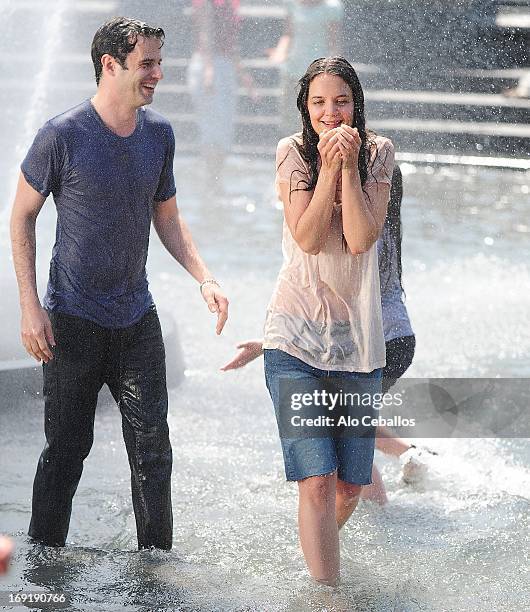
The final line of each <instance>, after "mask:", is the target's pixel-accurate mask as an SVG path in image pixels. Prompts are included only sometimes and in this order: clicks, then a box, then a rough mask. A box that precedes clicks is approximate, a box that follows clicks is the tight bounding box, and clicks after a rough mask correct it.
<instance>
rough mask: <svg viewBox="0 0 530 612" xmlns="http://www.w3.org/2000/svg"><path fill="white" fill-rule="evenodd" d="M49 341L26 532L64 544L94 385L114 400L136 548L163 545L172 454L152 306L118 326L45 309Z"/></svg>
mask: <svg viewBox="0 0 530 612" xmlns="http://www.w3.org/2000/svg"><path fill="white" fill-rule="evenodd" d="M49 315H50V319H51V322H52V328H53V333H54V336H55V342H56V348H55V349H54V359H53V360H51V361H50V362H49V363H47V364H44V398H45V434H46V445H45V447H44V450H43V451H42V454H41V456H40V459H39V463H38V466H37V474H36V476H35V482H34V485H33V507H32V516H31V524H30V527H29V535H30V536H31V537H33V538H34V539H36V540H39V541H41V542H43V543H45V544H49V545H53V546H64V544H65V541H66V536H67V534H68V526H69V523H70V514H71V511H72V498H73V496H74V493H75V491H76V489H77V485H78V483H79V480H80V478H81V473H82V471H83V461H84V459H85V458H86V457H87V456H88V453H89V452H90V448H91V446H92V442H93V437H94V436H93V433H94V416H95V409H96V403H97V397H98V392H99V391H100V389H101V387H102V386H103V384H104V383H107V385H108V386H109V389H110V391H111V393H112V395H113V397H114V399H115V400H116V402H117V403H118V406H119V409H120V412H121V415H122V430H123V437H124V440H125V446H126V448H127V454H128V457H129V465H130V467H131V485H132V498H133V507H134V514H135V517H136V529H137V535H138V546H139V548H148V547H150V546H155V547H157V548H163V549H170V548H171V543H172V532H173V518H172V511H171V466H172V454H171V445H170V442H169V430H168V425H167V388H166V367H165V352H164V344H163V340H162V332H161V329H160V323H159V320H158V315H157V313H156V309H155V307H154V306H152V307H151V308H150V309H149V311H148V312H147V313H146V314H145V315H144V316H143V318H142V319H141V320H140V321H138V322H137V323H135V324H134V325H132V326H131V327H127V328H124V329H106V328H103V327H100V326H99V325H96V324H95V323H92V322H91V321H88V320H86V319H82V318H78V317H73V316H70V315H65V314H60V313H57V312H50V313H49Z"/></svg>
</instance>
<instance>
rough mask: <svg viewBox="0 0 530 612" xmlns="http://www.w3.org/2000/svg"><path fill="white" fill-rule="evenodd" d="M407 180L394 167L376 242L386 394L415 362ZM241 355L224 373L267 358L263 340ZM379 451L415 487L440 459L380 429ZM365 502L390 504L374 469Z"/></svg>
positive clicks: (248, 345)
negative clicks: (406, 276)
mask: <svg viewBox="0 0 530 612" xmlns="http://www.w3.org/2000/svg"><path fill="white" fill-rule="evenodd" d="M402 198H403V177H402V175H401V170H400V168H399V166H397V165H396V166H395V167H394V173H393V175H392V185H391V189H390V201H389V203H388V212H387V215H386V219H385V224H384V227H383V231H382V233H381V236H380V237H379V239H378V241H377V251H378V263H379V280H380V290H381V306H382V315H383V331H384V336H385V352H386V365H385V367H384V369H383V382H382V392H383V393H386V392H387V391H388V390H389V389H390V388H391V387H392V386H393V384H394V383H395V382H396V380H397V379H398V378H400V377H401V376H403V374H404V373H405V372H406V371H407V369H408V368H409V366H410V364H411V363H412V359H413V357H414V349H415V344H416V340H415V336H414V332H413V330H412V326H411V323H410V319H409V316H408V312H407V308H406V306H405V303H404V301H403V294H404V291H403V286H402V282H401V271H402V266H401V240H402V229H401V228H402V225H401V201H402ZM237 348H238V349H240V352H239V353H238V354H237V355H236V356H235V357H234V358H233V359H232V360H231V361H230V362H228V363H227V364H226V365H225V366H224V367H223V368H222V370H223V371H228V370H233V369H237V368H241V367H244V366H245V365H246V364H247V363H249V362H250V361H252V360H253V359H256V358H257V357H259V356H260V355H262V354H263V340H249V341H246V342H243V343H241V344H239V345H238V346H237ZM375 447H376V448H377V449H378V450H380V451H382V452H383V453H385V454H388V455H393V456H396V457H400V458H401V461H402V464H403V473H402V478H403V481H404V482H406V483H408V484H412V483H415V482H417V481H418V480H420V479H421V478H422V477H423V475H424V474H425V472H426V470H427V465H426V463H425V460H426V456H428V455H429V454H431V455H435V454H436V453H435V452H434V451H432V450H429V449H426V448H425V449H419V448H417V447H416V446H415V445H414V444H410V443H409V442H407V441H406V440H403V439H401V438H398V437H396V436H395V435H394V434H393V433H392V432H391V431H390V430H389V429H388V428H387V427H377V430H376V441H375ZM361 497H362V498H363V499H369V500H372V501H375V502H378V503H381V504H384V503H386V502H387V497H386V492H385V488H384V485H383V481H382V479H381V475H380V474H379V471H378V470H377V468H376V466H375V464H374V465H373V466H372V484H371V485H369V486H365V487H363V489H362V492H361Z"/></svg>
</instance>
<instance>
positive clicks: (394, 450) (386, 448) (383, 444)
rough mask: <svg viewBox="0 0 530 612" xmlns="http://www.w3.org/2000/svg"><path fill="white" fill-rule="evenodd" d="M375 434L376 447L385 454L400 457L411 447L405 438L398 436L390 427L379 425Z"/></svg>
mask: <svg viewBox="0 0 530 612" xmlns="http://www.w3.org/2000/svg"><path fill="white" fill-rule="evenodd" d="M375 435H376V437H375V447H376V448H377V450H380V451H381V452H383V453H385V455H393V456H394V457H399V456H400V455H402V454H403V453H404V452H405V451H408V450H409V448H410V444H409V443H408V442H406V441H405V440H403V438H398V437H397V436H396V435H395V434H394V433H392V431H391V430H390V429H389V428H388V427H385V426H381V427H377V429H376V434H375Z"/></svg>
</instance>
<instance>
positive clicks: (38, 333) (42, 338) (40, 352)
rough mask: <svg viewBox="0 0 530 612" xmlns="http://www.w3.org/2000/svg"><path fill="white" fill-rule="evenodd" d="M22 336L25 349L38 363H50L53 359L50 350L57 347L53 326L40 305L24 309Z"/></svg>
mask: <svg viewBox="0 0 530 612" xmlns="http://www.w3.org/2000/svg"><path fill="white" fill-rule="evenodd" d="M21 336H22V344H23V345H24V348H25V349H26V351H28V353H29V354H30V355H31V356H32V357H34V358H35V359H36V360H37V361H43V362H44V363H48V361H50V359H53V354H52V351H51V348H50V347H54V346H55V338H54V337H53V331H52V324H51V322H50V318H49V317H48V313H47V312H46V311H45V310H44V308H42V306H41V305H40V304H37V305H35V306H25V307H23V309H22V322H21Z"/></svg>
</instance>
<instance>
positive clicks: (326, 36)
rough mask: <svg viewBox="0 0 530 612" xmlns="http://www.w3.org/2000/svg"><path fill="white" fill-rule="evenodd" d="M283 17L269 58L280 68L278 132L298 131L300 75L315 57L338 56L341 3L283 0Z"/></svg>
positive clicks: (341, 17)
mask: <svg viewBox="0 0 530 612" xmlns="http://www.w3.org/2000/svg"><path fill="white" fill-rule="evenodd" d="M284 4H285V7H286V9H287V18H286V21H285V28H284V33H283V35H282V36H281V38H280V40H279V41H278V44H277V45H276V47H274V48H273V49H269V51H268V53H269V59H270V61H271V62H272V63H273V64H278V65H279V66H280V74H281V98H280V106H279V108H280V117H281V133H282V134H287V133H291V132H293V131H294V130H299V129H300V127H301V124H300V115H299V113H298V109H297V108H296V104H295V90H296V86H297V84H298V79H299V78H300V75H301V74H303V73H304V71H305V69H306V68H307V66H309V64H310V63H311V62H312V61H313V60H314V59H315V58H316V57H329V56H332V55H340V54H341V51H342V46H343V45H342V20H343V18H344V9H343V5H342V2H341V0H285V2H284Z"/></svg>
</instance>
